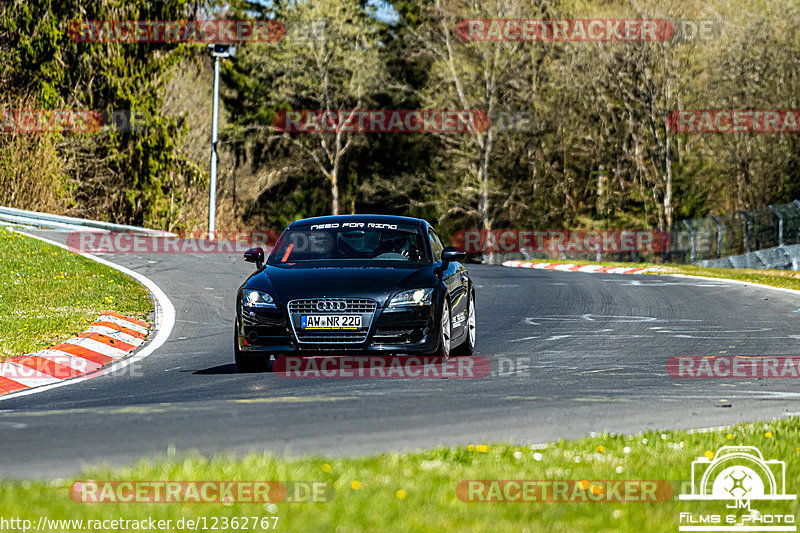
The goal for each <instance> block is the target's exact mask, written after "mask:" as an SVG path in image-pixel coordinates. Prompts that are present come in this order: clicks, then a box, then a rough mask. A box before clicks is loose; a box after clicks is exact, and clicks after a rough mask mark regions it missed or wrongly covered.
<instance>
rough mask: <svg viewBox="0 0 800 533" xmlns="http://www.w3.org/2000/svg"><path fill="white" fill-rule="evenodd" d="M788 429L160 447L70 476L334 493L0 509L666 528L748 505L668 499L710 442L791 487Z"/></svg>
mask: <svg viewBox="0 0 800 533" xmlns="http://www.w3.org/2000/svg"><path fill="white" fill-rule="evenodd" d="M798 436H800V419H798V418H788V419H783V420H776V421H773V422H758V423H750V424H741V425H735V426H730V427H727V428H721V429H717V430H713V431H708V432H686V431H665V432H656V431H651V432H647V433H643V434H639V435H635V436H634V435H611V434H602V435H596V436H590V437H586V438H583V439H578V440H572V441H559V442H554V443H550V444H547V445H543V446H539V447H529V446H515V445H512V444H488V445H478V446H469V447H463V446H462V447H458V448H436V449H432V450H424V451H415V452H410V453H392V454H383V455H378V456H373V457H359V458H341V459H338V458H337V459H326V458H317V457H304V458H299V459H282V458H278V457H275V456H272V455H267V454H264V455H260V454H255V455H247V456H245V457H242V458H238V459H237V458H232V457H220V456H218V457H215V458H212V459H207V458H204V457H201V456H199V455H190V456H187V457H183V458H176V457H174V456H167V457H165V458H164V459H161V460H155V461H153V460H148V461H142V462H140V463H138V464H137V465H135V466H133V467H130V468H124V469H115V470H112V469H93V470H90V471H87V472H86V473H85V475H83V476H81V477H80V478H79V479H80V480H88V479H91V480H103V481H105V480H126V481H137V480H138V481H159V480H161V481H190V480H202V481H209V480H216V481H222V480H225V481H233V480H238V481H281V482H287V481H307V482H310V481H318V482H324V483H329V484H330V485H331V486H332V488H333V497H332V498H331V499H330V500H329V501H327V502H325V503H285V502H282V503H277V504H274V503H267V504H242V503H233V504H230V505H223V504H204V503H202V504H198V503H188V504H180V503H177V504H176V503H173V504H137V503H125V504H117V503H103V504H84V503H77V502H75V501H73V500H72V499H71V498H70V496H69V487H70V486H72V483H73V481H75V480H57V481H52V482H36V481H23V482H4V483H3V485H2V486H0V516H3V517H11V516H15V517H21V518H26V519H30V520H32V521H33V523H36V521H37V520H38V517H39V516H47V517H48V518H49V519H76V520H84V521H86V520H90V519H91V520H105V519H114V518H124V519H128V520H134V519H136V520H141V519H148V518H153V519H155V520H167V519H169V520H172V524H173V527H172V529H176V528H175V527H174V526H175V524H176V520H178V519H180V518H184V519H198V518H202V517H205V520H206V521H207V523H208V524H211V520H212V519H214V518H216V519H217V520H221V519H222V517H227V518H228V519H230V518H234V517H251V516H256V517H259V519H260V518H261V517H266V516H277V517H278V524H277V528H276V529H277V530H279V531H303V532H309V531H337V532H351V531H382V532H383V531H424V532H428V531H429V532H437V533H439V532H442V531H476V532H478V531H480V532H483V531H494V532H505V531H516V532H519V531H529V532H536V531H547V532H577V531H591V532H600V531H621V532H632V533H634V532H635V533H639V532H641V531H648V532H660V531H664V532H666V531H670V532H674V531H678V526H679V513H681V512H693V513H700V512H709V513H719V514H722V515H723V516H724V515H727V514H733V515H737V516H739V517H740V518H741V516H743V515H745V514H749V512H748V511H746V510H741V509H737V510H733V509H726V508H725V502H687V501H678V499H677V495H678V494H679V493H680V492H681V487H683V490H684V491H686V485H685V483H686V482H687V481H688V480H690V479H691V468H692V465H691V463H692V461H693V460H695V459H696V458H697V457H702V456H708V455H713V454H715V453H716V452H717V451H718V449H719V448H720V447H721V446H756V447H758V448H759V449H760V450H761V452H762V454H763V456H764V459H765V460H769V459H778V460H781V461H785V462H786V465H787V472H786V493H787V494H788V493H792V492H793V491H794V493H796V492H797V491H798V490H800V469H799V468H798V463H799V462H800V441H799V439H800V437H798ZM464 480H575V481H581V480H586V481H591V480H665V481H669V482H671V483H672V484H673V486H675V487H676V490H675V493H674V494H673V496H672V498H671V499H669V500H667V501H660V502H650V503H640V502H628V503H610V502H585V503H584V502H575V503H573V502H570V503H541V502H528V503H509V502H502V503H479V502H475V503H470V502H465V501H462V500H461V499H459V497H458V496H457V493H456V486H457V485H458V483H459V482H461V481H464ZM681 483H684V485H681ZM752 507H753V508H754V509H758V510H759V511H760V512H761V513H762V514H767V513H780V514H783V515H787V514H788V515H792V516H794V517H795V520H798V516H797V515H798V505H797V501H784V502H764V501H755V500H754V501H753V502H752ZM270 524H272V522H270ZM684 524H685V522H684ZM61 529H68V528H65V527H62V528H61ZM72 529H74V527H73V528H72ZM121 529H122V530H124V529H125V528H121ZM129 529H131V528H129ZM228 529H231V528H228ZM256 529H258V530H261V528H260V527H257V528H256Z"/></svg>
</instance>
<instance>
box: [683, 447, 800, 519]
mask: <svg viewBox="0 0 800 533" xmlns="http://www.w3.org/2000/svg"><path fill="white" fill-rule="evenodd" d="M785 483H786V463H784V462H783V461H778V460H776V459H770V460H768V461H766V460H764V456H763V455H762V454H761V451H760V450H759V449H758V448H756V447H754V446H723V447H722V448H720V449H719V450H717V453H716V454H715V455H713V456H712V455H711V453H708V456H706V457H698V458H697V459H695V460H694V461H693V462H692V481H691V494H681V495H680V496H679V497H678V499H680V500H706V501H713V500H716V501H724V502H725V506H724V508H722V507H720V508H719V509H717V510H715V511H712V512H710V513H709V512H703V513H700V514H697V513H692V512H681V513H680V514H679V517H678V520H679V524H680V527H679V528H678V530H679V531H797V526H796V525H795V516H794V512H792V513H788V514H767V513H761V512H759V511H758V510H757V509H754V508H752V507H751V502H752V501H759V500H761V501H767V500H770V501H777V500H795V499H797V496H796V495H794V494H786V486H785ZM706 509H708V507H706ZM712 509H713V507H712ZM743 513H744V514H743Z"/></svg>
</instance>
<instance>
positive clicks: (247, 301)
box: [242, 290, 277, 309]
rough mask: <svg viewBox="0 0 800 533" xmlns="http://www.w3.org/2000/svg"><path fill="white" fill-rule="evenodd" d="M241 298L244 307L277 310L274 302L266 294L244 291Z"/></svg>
mask: <svg viewBox="0 0 800 533" xmlns="http://www.w3.org/2000/svg"><path fill="white" fill-rule="evenodd" d="M242 296H243V298H242V302H243V303H244V306H245V307H261V308H265V307H267V308H270V309H277V306H276V305H275V300H273V299H272V296H270V295H269V294H267V293H266V292H262V291H253V290H245V291H244V293H243V294H242Z"/></svg>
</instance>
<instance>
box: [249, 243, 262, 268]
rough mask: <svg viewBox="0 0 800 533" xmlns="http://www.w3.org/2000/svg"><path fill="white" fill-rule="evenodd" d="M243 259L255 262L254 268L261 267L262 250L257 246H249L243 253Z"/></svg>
mask: <svg viewBox="0 0 800 533" xmlns="http://www.w3.org/2000/svg"><path fill="white" fill-rule="evenodd" d="M244 260H245V261H247V262H248V263H255V264H256V268H261V267H263V266H264V250H263V249H262V248H261V247H260V246H258V247H256V248H250V249H249V250H247V251H246V252H245V253H244Z"/></svg>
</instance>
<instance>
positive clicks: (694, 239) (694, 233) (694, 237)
mask: <svg viewBox="0 0 800 533" xmlns="http://www.w3.org/2000/svg"><path fill="white" fill-rule="evenodd" d="M681 222H683V225H684V226H686V227H687V228H688V229H689V233H691V235H692V255H691V258H690V259H689V260H690V261H691V262H692V263H694V260H695V258H696V257H697V230H696V229H694V228H693V227H692V226H690V225H689V223H688V222H687V221H685V220H682V221H681Z"/></svg>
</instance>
